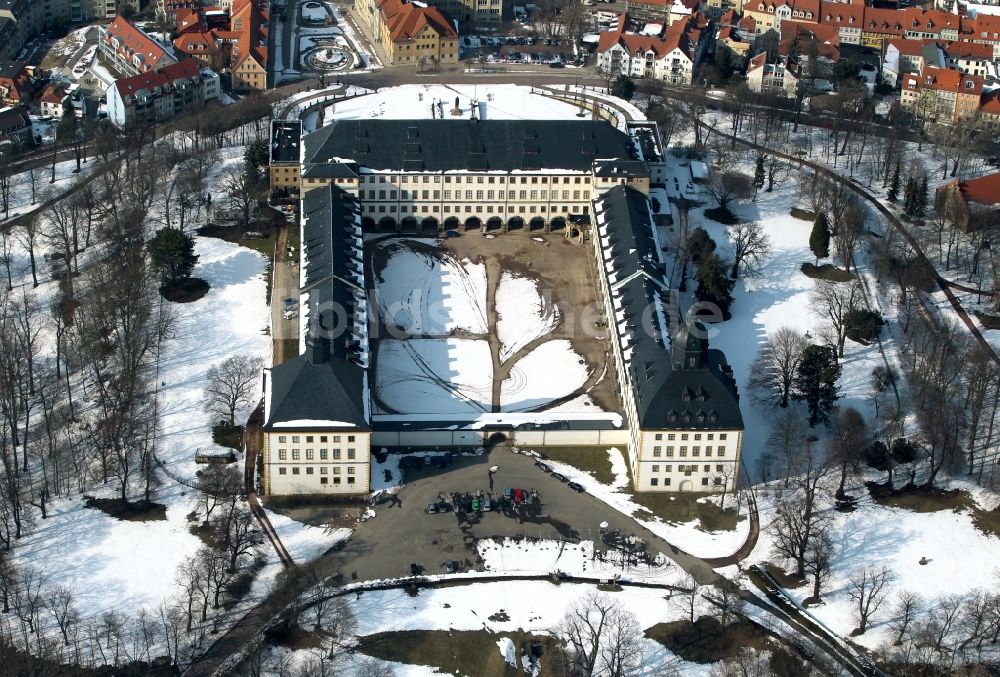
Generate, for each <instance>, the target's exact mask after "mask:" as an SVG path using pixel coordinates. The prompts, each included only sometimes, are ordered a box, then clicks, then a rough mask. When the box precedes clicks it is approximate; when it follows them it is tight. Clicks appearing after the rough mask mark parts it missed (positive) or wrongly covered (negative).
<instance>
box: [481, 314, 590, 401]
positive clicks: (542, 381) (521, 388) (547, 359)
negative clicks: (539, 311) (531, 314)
mask: <svg viewBox="0 0 1000 677" xmlns="http://www.w3.org/2000/svg"><path fill="white" fill-rule="evenodd" d="M525 324H527V323H525ZM588 375H589V370H588V369H587V362H586V360H584V359H583V358H582V357H580V356H579V355H577V354H576V353H575V352H573V346H572V345H571V344H570V342H569V341H568V340H566V339H558V340H552V341H546V342H545V343H542V344H541V345H540V346H538V347H537V348H535V349H533V350H532V351H531V352H529V353H528V354H527V355H525V356H524V357H522V358H521V359H519V360H518V361H517V362H516V363H515V364H514V366H513V367H512V368H511V370H510V372H509V374H508V376H507V378H505V379H504V382H503V384H502V385H501V387H500V406H501V408H502V410H503V411H527V410H530V409H534V408H536V407H539V406H542V405H544V404H546V403H547V402H551V401H552V400H556V399H559V398H561V397H565V396H567V395H571V394H572V393H573V392H574V391H575V390H576V389H577V388H580V387H581V386H583V385H584V383H586V381H587V376H588Z"/></svg>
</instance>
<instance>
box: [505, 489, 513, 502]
mask: <svg viewBox="0 0 1000 677" xmlns="http://www.w3.org/2000/svg"><path fill="white" fill-rule="evenodd" d="M513 496H514V490H513V489H511V488H510V487H504V488H503V497H504V498H506V499H508V500H509V499H510V498H511V497H513Z"/></svg>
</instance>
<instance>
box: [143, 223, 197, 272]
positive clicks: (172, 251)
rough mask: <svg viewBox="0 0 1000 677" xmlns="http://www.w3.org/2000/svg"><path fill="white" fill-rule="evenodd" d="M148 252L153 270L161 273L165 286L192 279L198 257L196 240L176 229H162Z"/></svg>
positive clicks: (148, 247)
mask: <svg viewBox="0 0 1000 677" xmlns="http://www.w3.org/2000/svg"><path fill="white" fill-rule="evenodd" d="M146 251H148V252H149V259H150V262H151V263H152V265H153V268H155V269H156V270H158V271H159V273H160V281H161V282H162V284H163V285H171V284H177V283H178V282H183V281H184V280H186V279H188V278H189V277H191V271H193V270H194V264H196V263H197V262H198V255H197V254H195V253H194V238H193V237H191V236H190V235H187V234H185V233H182V232H181V231H179V230H176V229H174V228H160V229H159V230H158V231H156V235H155V236H153V239H151V240H150V241H149V242H147V243H146Z"/></svg>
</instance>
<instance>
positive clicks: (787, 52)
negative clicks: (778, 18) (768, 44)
mask: <svg viewBox="0 0 1000 677" xmlns="http://www.w3.org/2000/svg"><path fill="white" fill-rule="evenodd" d="M778 53H779V54H781V55H782V56H791V57H794V58H796V59H797V60H798V62H799V63H800V64H801V63H803V62H804V61H807V60H809V59H812V58H816V59H817V60H823V61H825V62H827V63H828V64H831V65H832V64H834V63H837V62H838V61H840V33H839V32H838V31H837V29H836V28H834V27H833V26H824V25H822V24H814V23H803V22H801V21H791V20H785V21H782V22H781V41H780V42H779V43H778Z"/></svg>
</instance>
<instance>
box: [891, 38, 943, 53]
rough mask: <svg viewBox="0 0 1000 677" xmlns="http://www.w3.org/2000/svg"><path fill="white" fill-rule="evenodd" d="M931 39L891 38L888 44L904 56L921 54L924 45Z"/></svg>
mask: <svg viewBox="0 0 1000 677" xmlns="http://www.w3.org/2000/svg"><path fill="white" fill-rule="evenodd" d="M928 42H933V40H912V39H910V38H892V39H891V40H889V44H890V45H892V46H893V47H895V48H896V50H897V51H898V52H899V53H900V54H902V55H904V56H921V51H920V50H922V49H923V48H924V45H925V44H927V43H928Z"/></svg>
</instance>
